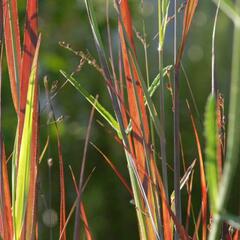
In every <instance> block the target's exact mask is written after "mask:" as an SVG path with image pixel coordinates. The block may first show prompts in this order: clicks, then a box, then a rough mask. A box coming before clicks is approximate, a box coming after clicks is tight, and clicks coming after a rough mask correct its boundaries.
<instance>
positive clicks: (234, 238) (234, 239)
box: [233, 230, 240, 240]
mask: <svg viewBox="0 0 240 240" xmlns="http://www.w3.org/2000/svg"><path fill="white" fill-rule="evenodd" d="M239 238H240V230H236V232H235V233H234V236H233V240H238V239H239Z"/></svg>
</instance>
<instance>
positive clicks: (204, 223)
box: [187, 101, 208, 240]
mask: <svg viewBox="0 0 240 240" xmlns="http://www.w3.org/2000/svg"><path fill="white" fill-rule="evenodd" d="M187 108H188V111H189V115H190V118H191V122H192V127H193V131H194V135H195V141H196V144H197V150H198V157H199V165H200V178H201V192H202V206H201V212H202V239H203V240H206V239H207V210H208V208H207V204H208V203H207V197H208V195H207V184H206V176H205V170H204V162H203V155H202V148H201V143H200V139H199V135H198V131H197V127H196V124H195V120H194V118H193V115H192V112H191V109H190V105H189V103H188V101H187Z"/></svg>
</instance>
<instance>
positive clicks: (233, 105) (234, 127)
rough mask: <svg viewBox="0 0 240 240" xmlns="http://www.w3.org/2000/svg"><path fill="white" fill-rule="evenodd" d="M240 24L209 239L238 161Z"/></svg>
mask: <svg viewBox="0 0 240 240" xmlns="http://www.w3.org/2000/svg"><path fill="white" fill-rule="evenodd" d="M235 8H236V9H237V11H238V12H240V0H237V1H236V3H235ZM239 66H240V24H239V23H238V22H235V24H234V36H233V51H232V71H231V89H230V101H229V113H228V114H229V115H228V116H229V117H228V119H229V121H228V134H227V153H226V160H225V163H224V169H223V175H222V180H221V182H220V185H221V188H220V189H219V196H218V200H217V206H216V207H217V209H216V210H217V212H216V214H215V215H214V221H213V226H212V230H211V232H210V236H209V239H210V240H215V239H217V238H219V235H220V226H221V222H222V220H221V217H220V215H221V213H222V211H223V210H224V209H225V207H226V204H227V202H228V199H229V196H230V194H229V193H230V190H231V186H232V184H233V179H234V176H235V173H236V170H237V166H238V163H239V144H240V125H239V119H240V108H239V96H240V77H239V76H240V69H239Z"/></svg>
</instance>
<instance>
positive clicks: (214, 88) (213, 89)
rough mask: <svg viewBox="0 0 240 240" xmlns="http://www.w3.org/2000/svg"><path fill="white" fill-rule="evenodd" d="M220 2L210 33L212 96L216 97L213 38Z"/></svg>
mask: <svg viewBox="0 0 240 240" xmlns="http://www.w3.org/2000/svg"><path fill="white" fill-rule="evenodd" d="M220 3H221V0H219V1H218V6H217V11H216V15H215V19H214V24H213V33H212V89H211V90H212V95H216V86H215V85H216V83H215V37H216V26H217V19H218V13H219V7H220Z"/></svg>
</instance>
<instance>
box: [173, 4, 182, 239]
mask: <svg viewBox="0 0 240 240" xmlns="http://www.w3.org/2000/svg"><path fill="white" fill-rule="evenodd" d="M174 16H175V17H174V46H173V47H174V64H175V74H174V113H173V122H174V123H173V124H174V125H173V127H174V191H175V210H176V217H177V220H178V222H179V224H181V222H182V221H181V219H182V216H181V215H182V213H181V195H180V141H179V129H180V119H179V107H180V105H179V64H177V65H176V62H177V0H174ZM177 239H179V236H178V233H177V231H176V229H175V240H177Z"/></svg>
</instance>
